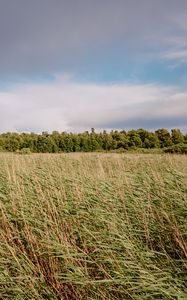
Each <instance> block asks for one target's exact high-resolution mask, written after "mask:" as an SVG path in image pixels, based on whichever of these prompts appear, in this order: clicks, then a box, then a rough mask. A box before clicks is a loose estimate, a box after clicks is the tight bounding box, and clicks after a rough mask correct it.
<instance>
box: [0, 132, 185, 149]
mask: <svg viewBox="0 0 187 300" xmlns="http://www.w3.org/2000/svg"><path fill="white" fill-rule="evenodd" d="M139 148H142V149H154V148H155V149H156V148H160V149H163V151H164V152H177V153H187V134H183V133H182V132H181V130H180V129H172V130H171V131H168V130H167V129H163V128H162V129H158V130H156V131H155V132H150V131H147V130H145V129H137V130H129V131H125V130H121V131H118V130H112V131H110V132H107V131H105V130H104V131H102V132H99V133H97V132H95V129H94V128H92V129H91V131H90V132H88V131H85V132H83V133H67V132H61V133H60V132H58V131H53V132H52V133H48V132H42V133H41V134H36V133H15V132H7V133H2V134H0V150H1V151H9V152H20V153H21V152H23V153H24V152H25V153H27V152H28V153H29V152H33V153H58V152H93V151H125V150H132V149H139Z"/></svg>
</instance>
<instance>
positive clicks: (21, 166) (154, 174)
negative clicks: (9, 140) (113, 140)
mask: <svg viewBox="0 0 187 300" xmlns="http://www.w3.org/2000/svg"><path fill="white" fill-rule="evenodd" d="M0 200H1V208H0V299H1V300H5V299H10V300H14V299H16V300H18V299H19V300H26V299H38V300H39V299H50V300H53V299H54V300H56V299H65V300H67V299H69V300H83V299H84V300H95V299H98V300H100V299H101V300H102V299H103V300H115V299H122V300H123V299H124V300H126V299H127V300H128V299H138V300H142V299H177V300H182V299H183V300H186V299H187V284H186V283H185V281H187V156H175V155H171V156H169V155H156V154H155V155H151V154H115V153H113V154H94V153H93V154H85V153H83V154H79V153H78V154H56V155H55V154H54V155H52V154H51V155H50V154H43V155H42V154H35V155H18V154H17V155H16V154H1V155H0Z"/></svg>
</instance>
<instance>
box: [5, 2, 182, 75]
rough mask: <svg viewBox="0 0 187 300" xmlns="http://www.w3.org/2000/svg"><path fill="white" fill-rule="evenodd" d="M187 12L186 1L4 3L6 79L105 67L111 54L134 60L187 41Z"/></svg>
mask: <svg viewBox="0 0 187 300" xmlns="http://www.w3.org/2000/svg"><path fill="white" fill-rule="evenodd" d="M186 9H187V2H186V1H185V0H179V1H176V0H165V1H161V0H157V1H155V0H142V1H138V0H115V1H113V0H94V1H92V0H79V1H75V0H61V1H60V0H53V1H52V0H32V1H30V0H14V1H12V0H0V45H1V46H0V66H1V68H0V75H1V78H3V76H4V78H5V77H7V78H10V77H11V76H12V77H14V78H15V77H16V76H17V75H18V74H19V75H23V76H27V75H28V76H31V75H33V76H34V75H36V74H39V73H41V74H42V73H47V72H48V73H54V72H56V71H63V70H64V71H77V70H79V69H80V68H82V67H83V65H84V66H85V68H86V67H87V65H90V64H92V63H93V64H96V63H97V64H98V67H99V66H100V64H101V62H102V61H103V60H105V56H106V52H108V53H109V54H107V55H109V56H110V55H111V57H115V55H116V58H115V59H116V60H118V56H119V57H120V60H121V62H122V60H124V59H128V60H131V59H132V60H133V59H134V57H135V56H134V54H136V56H139V55H140V54H141V53H143V52H144V50H145V48H147V50H146V53H147V52H148V51H149V50H150V49H151V47H152V48H154V49H156V48H157V46H156V44H158V41H160V40H164V38H167V37H168V35H171V34H172V35H174V38H175V36H176V37H177V36H179V30H180V35H181V36H184V35H185V36H186V31H185V29H186V28H184V22H179V20H180V15H181V14H182V13H183V12H184V11H185V10H186ZM153 37H154V39H153ZM167 46H168V44H167V43H166V45H164V46H163V47H164V48H167ZM159 47H160V43H159ZM159 47H158V48H159ZM119 49H120V50H119ZM143 49H144V50H143ZM152 50H153V49H152ZM138 53H139V54H138ZM125 56H126V58H125ZM127 56H128V58H127ZM108 63H110V62H108Z"/></svg>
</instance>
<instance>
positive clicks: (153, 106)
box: [0, 78, 187, 132]
mask: <svg viewBox="0 0 187 300" xmlns="http://www.w3.org/2000/svg"><path fill="white" fill-rule="evenodd" d="M186 99H187V93H186V92H183V93H182V92H181V91H180V89H179V88H177V87H170V86H161V85H156V84H146V85H132V84H121V85H105V84H100V85H96V84H77V83H76V82H74V81H72V80H71V79H67V78H57V79H56V80H55V82H53V83H50V84H27V85H24V86H23V85H21V86H17V87H14V88H12V89H11V90H9V91H6V92H0V107H1V110H0V128H1V131H34V130H35V131H38V132H40V131H44V130H48V131H52V130H59V131H74V132H75V131H82V130H88V129H90V128H91V127H95V128H96V129H114V128H116V129H122V128H123V129H128V128H137V127H138V128H139V127H144V128H147V129H155V128H158V127H167V128H172V127H181V128H182V129H184V130H187V101H186Z"/></svg>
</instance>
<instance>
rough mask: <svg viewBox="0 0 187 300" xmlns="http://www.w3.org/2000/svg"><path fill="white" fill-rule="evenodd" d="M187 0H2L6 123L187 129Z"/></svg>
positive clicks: (1, 105)
mask: <svg viewBox="0 0 187 300" xmlns="http://www.w3.org/2000/svg"><path fill="white" fill-rule="evenodd" d="M186 20H187V1H186V0H32V1H31V0H0V131H1V132H5V131H17V132H23V131H24V132H31V131H34V132H41V131H49V132H51V131H52V130H59V131H73V132H78V131H83V130H88V129H90V128H91V127H94V128H96V129H97V130H102V129H108V130H110V129H131V128H140V127H143V128H146V129H149V130H154V129H156V128H168V129H170V128H175V127H177V128H181V129H182V130H184V131H187V21H186Z"/></svg>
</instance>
